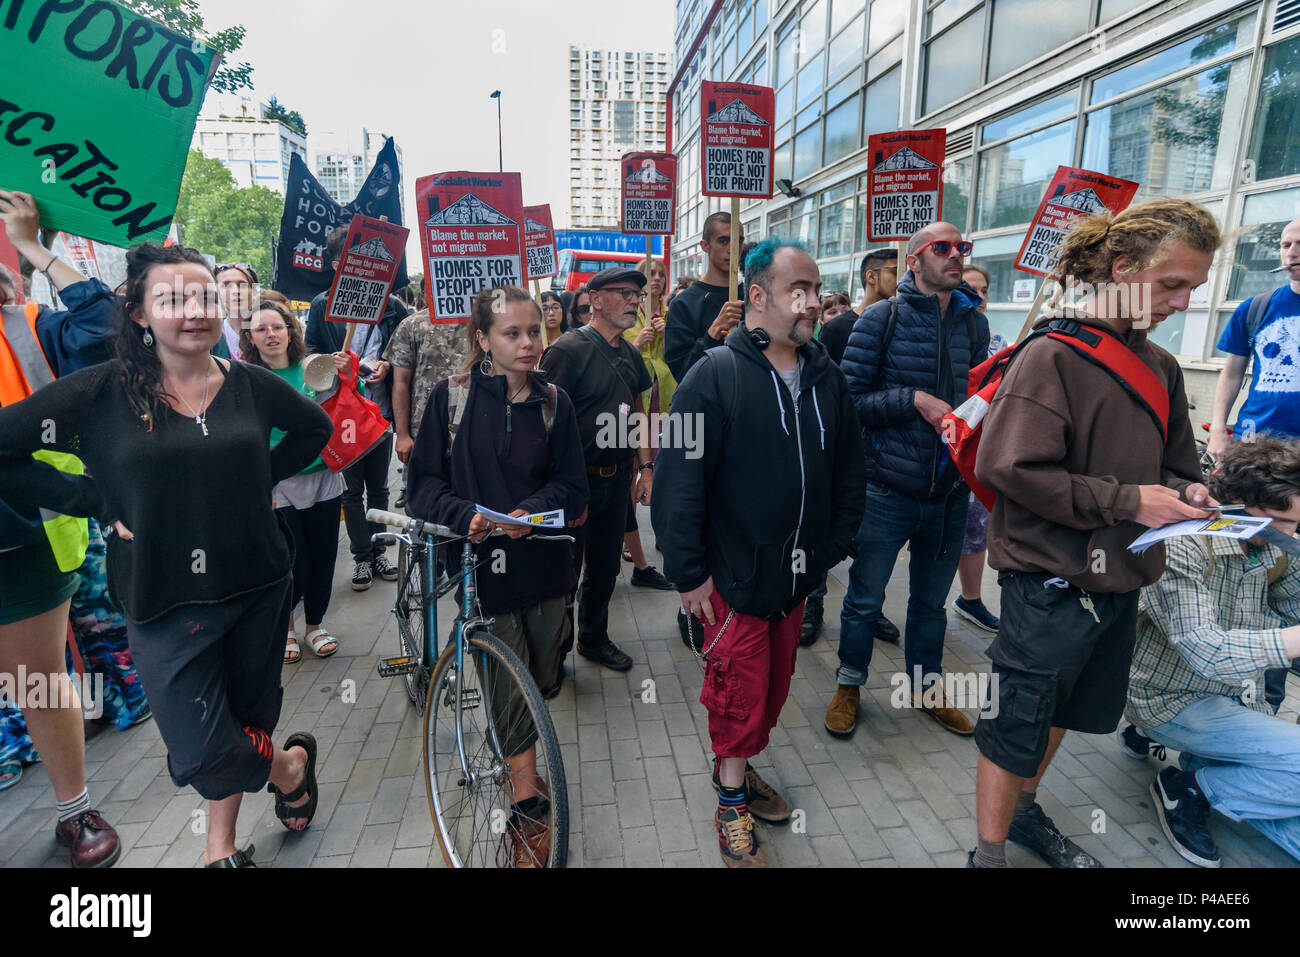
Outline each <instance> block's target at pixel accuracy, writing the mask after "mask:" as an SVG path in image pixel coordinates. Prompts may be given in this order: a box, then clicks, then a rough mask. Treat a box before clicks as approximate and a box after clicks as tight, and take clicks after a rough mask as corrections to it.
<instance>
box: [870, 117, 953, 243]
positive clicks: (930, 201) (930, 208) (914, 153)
mask: <svg viewBox="0 0 1300 957" xmlns="http://www.w3.org/2000/svg"><path fill="white" fill-rule="evenodd" d="M947 141H948V131H947V130H899V131H897V132H894V133H876V134H874V135H872V136H869V137H867V155H868V156H870V157H871V167H870V169H868V170H867V203H868V206H869V208H870V210H871V214H870V218H869V219H868V222H867V238H868V239H869V240H871V241H872V242H879V241H882V240H891V239H911V238H912V235H913V234H914V233H915V232H916V231H917V230H919V229H923V228H925V227H926V226H929V225H930V224H931V223H937V222H938V221H939V220H940V219H942V218H943V156H944V151H945V150H946V149H947Z"/></svg>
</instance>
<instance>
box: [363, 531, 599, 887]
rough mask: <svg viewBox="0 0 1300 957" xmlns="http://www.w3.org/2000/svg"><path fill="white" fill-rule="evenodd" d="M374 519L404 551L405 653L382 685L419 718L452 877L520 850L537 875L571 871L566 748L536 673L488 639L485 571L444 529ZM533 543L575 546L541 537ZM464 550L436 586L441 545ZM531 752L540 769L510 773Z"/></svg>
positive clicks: (400, 615) (503, 861)
mask: <svg viewBox="0 0 1300 957" xmlns="http://www.w3.org/2000/svg"><path fill="white" fill-rule="evenodd" d="M366 519H367V520H368V521H371V522H376V523H378V524H382V525H387V526H389V527H392V528H397V529H402V531H400V532H379V533H377V534H375V535H373V536H371V538H372V540H373V541H374V542H376V543H380V544H384V545H390V544H393V543H397V544H398V545H399V551H398V562H397V566H398V571H399V576H398V581H397V600H396V602H395V604H394V606H393V615H394V617H395V618H396V620H397V633H398V646H399V650H400V652H401V653H400V654H399V655H396V656H393V657H390V658H381V659H380V661H379V664H378V671H379V674H380V676H382V677H385V678H392V677H398V676H401V677H403V678H404V679H405V682H406V688H407V694H408V695H409V696H410V697H411V701H412V703H413V704H414V705H415V707H416V710H417V713H420V714H422V715H423V718H424V727H423V737H424V768H425V788H426V791H427V794H428V798H429V812H430V814H431V815H432V817H433V822H434V833H435V835H436V836H437V839H438V847H439V850H440V851H441V852H442V856H443V860H444V861H445V862H446V864H447V865H448V866H449V867H492V866H496V867H505V866H511V865H512V864H513V863H514V860H515V856H516V855H515V853H513V852H512V850H511V843H512V842H513V844H514V847H515V848H520V847H524V848H526V851H523V852H520V853H521V854H523V855H524V856H525V859H526V860H527V862H528V863H529V864H531V865H532V866H538V867H563V866H564V865H565V861H566V859H567V857H568V842H569V803H568V786H567V784H566V782H565V777H564V763H563V760H562V758H561V755H560V744H559V739H558V737H557V736H556V733H555V725H554V723H553V722H552V721H551V716H550V712H549V711H548V710H547V708H546V704H545V702H544V700H543V698H542V694H541V691H539V690H538V688H537V683H536V682H535V681H534V680H533V677H532V675H531V674H529V671H528V668H527V667H526V666H525V665H524V663H523V662H522V661H521V660H520V659H519V656H518V655H516V654H515V653H514V652H513V651H511V649H510V648H509V647H508V646H507V645H506V644H505V643H503V642H502V641H501V640H500V639H499V638H497V637H496V636H495V635H494V634H492V630H491V628H492V619H486V618H484V617H483V615H482V613H481V610H480V609H479V607H478V597H477V583H476V579H475V570H476V569H477V568H478V565H479V564H480V563H479V561H478V560H477V557H476V555H475V552H474V546H473V544H472V543H471V542H470V540H469V538H468V537H467V536H462V535H456V534H455V533H454V532H452V531H451V530H450V529H449V528H447V527H446V526H443V525H436V524H434V523H432V522H425V521H423V520H421V519H418V518H410V517H408V516H406V515H398V514H396V513H393V512H384V511H379V510H377V509H370V510H369V511H368V512H367V513H366ZM493 534H502V533H500V532H494V533H493ZM527 538H532V539H538V540H551V541H568V542H572V541H573V538H572V536H569V535H539V534H537V533H535V532H534V533H533V534H532V535H530V536H527ZM525 540H526V539H525ZM456 542H460V543H461V557H460V573H459V574H458V575H453V576H450V580H448V581H447V582H445V583H443V584H442V585H441V586H440V587H438V586H436V585H435V580H434V555H435V554H436V552H437V548H438V546H439V545H440V544H441V545H451V544H455V543H456ZM457 584H459V585H461V587H462V589H463V591H462V595H461V603H460V613H459V614H458V615H457V616H456V619H455V621H454V623H453V628H452V633H451V635H450V636H448V640H447V642H446V644H445V645H444V646H443V648H442V650H441V651H439V650H438V648H437V635H438V627H437V625H438V611H437V604H438V599H439V598H441V597H442V596H443V595H445V594H447V592H449V591H450V590H451V589H453V588H455V587H456V585H457ZM530 742H531V743H530ZM521 748H522V750H521ZM530 750H531V751H533V752H534V753H535V758H536V760H535V767H534V769H533V770H532V771H531V772H529V771H526V770H516V769H514V768H512V765H511V762H514V763H515V765H516V766H519V767H521V768H526V767H527V766H528V764H529V762H528V759H527V757H526V755H527V754H528V752H529V751H530ZM508 752H509V753H508ZM521 791H522V792H524V793H523V796H522V797H521V796H520V792H521ZM534 796H535V797H537V799H538V801H537V804H536V806H535V807H534V808H533V809H532V811H530V812H528V813H524V814H519V813H518V812H514V811H512V810H511V808H512V805H515V804H516V803H517V800H516V798H518V800H519V801H524V800H527V798H529V797H534ZM545 838H549V841H547V840H545Z"/></svg>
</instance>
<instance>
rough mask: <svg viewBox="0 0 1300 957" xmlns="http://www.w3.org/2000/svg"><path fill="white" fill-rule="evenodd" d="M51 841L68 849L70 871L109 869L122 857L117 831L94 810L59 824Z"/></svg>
mask: <svg viewBox="0 0 1300 957" xmlns="http://www.w3.org/2000/svg"><path fill="white" fill-rule="evenodd" d="M54 837H55V839H56V840H57V841H58V842H59V843H60V844H62V845H63V846H64V847H69V848H72V866H73V867H78V868H80V867H112V866H113V865H114V864H115V863H116V862H117V859H118V857H119V856H120V855H121V853H122V846H121V844H120V843H119V841H118V839H117V831H115V830H113V828H112V827H111V826H110V825H109V823H108V822H107V821H105V820H104V819H103V817H101V816H100V813H99V812H98V811H94V810H91V811H86V812H84V813H83V814H79V815H78V816H77V817H73V818H69V819H68V820H66V821H60V822H59V823H58V824H57V825H55V827H54Z"/></svg>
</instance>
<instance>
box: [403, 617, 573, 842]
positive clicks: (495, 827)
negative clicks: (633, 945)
mask: <svg viewBox="0 0 1300 957" xmlns="http://www.w3.org/2000/svg"><path fill="white" fill-rule="evenodd" d="M424 743H425V784H426V787H427V790H428V795H429V811H430V813H431V814H432V815H433V822H434V833H435V834H436V835H437V838H438V846H439V849H440V850H441V851H442V856H443V859H444V860H445V861H446V863H447V865H448V866H449V867H563V866H564V864H565V860H566V859H567V857H568V845H569V802H568V789H567V785H566V784H565V779H564V763H563V761H562V759H561V757H560V744H559V740H558V739H557V737H556V734H555V725H554V724H553V723H552V722H551V716H550V713H549V712H548V711H547V709H546V704H545V702H544V701H543V699H542V695H541V692H540V691H538V690H537V684H536V682H534V681H533V678H532V676H531V675H530V674H529V673H528V669H527V668H526V667H525V666H524V664H523V662H522V661H520V660H519V657H518V656H517V655H516V654H515V653H514V652H513V651H511V650H510V648H508V647H507V646H506V645H505V644H504V643H503V642H502V641H501V640H500V639H498V638H497V637H496V636H494V635H493V634H492V633H491V632H490V631H488V630H487V629H486V628H483V627H479V628H475V629H473V630H472V631H471V632H470V633H469V634H468V635H467V636H466V638H465V652H464V668H463V674H457V672H456V644H455V642H451V643H449V644H448V645H447V647H446V648H445V649H444V650H443V653H442V655H440V656H439V658H438V664H437V666H436V667H435V668H434V671H433V677H432V679H431V680H430V682H429V692H428V700H427V702H426V704H425V709H424Z"/></svg>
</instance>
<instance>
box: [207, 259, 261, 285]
mask: <svg viewBox="0 0 1300 957" xmlns="http://www.w3.org/2000/svg"><path fill="white" fill-rule="evenodd" d="M227 269H238V270H239V271H240V272H242V273H243V274H244V275H246V276H247V277H248V278H249V279H251V280H253V282H257V281H258V279H257V270H256V269H254V268H253V267H252V266H250V265H249V264H248V263H221V264H220V265H218V266H217V271H216V273H215V274H214V275H217V276H220V275H221V274H222V273H223V272H225V271H226V270H227Z"/></svg>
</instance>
